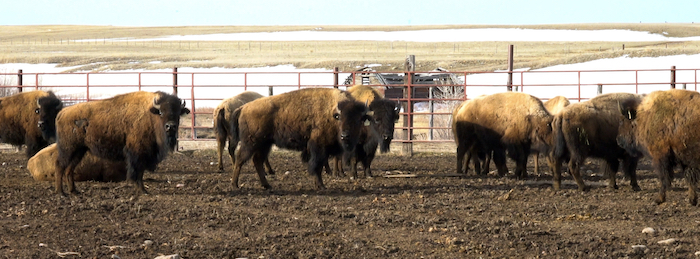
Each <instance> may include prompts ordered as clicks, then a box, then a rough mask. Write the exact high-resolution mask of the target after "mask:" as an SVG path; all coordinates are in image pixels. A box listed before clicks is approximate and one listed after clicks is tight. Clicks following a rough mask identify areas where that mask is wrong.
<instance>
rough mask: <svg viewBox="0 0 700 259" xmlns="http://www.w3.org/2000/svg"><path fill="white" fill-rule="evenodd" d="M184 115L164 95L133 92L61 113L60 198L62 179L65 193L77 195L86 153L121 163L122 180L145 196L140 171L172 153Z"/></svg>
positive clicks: (182, 105) (181, 104) (180, 107)
mask: <svg viewBox="0 0 700 259" xmlns="http://www.w3.org/2000/svg"><path fill="white" fill-rule="evenodd" d="M189 112H190V110H189V109H187V108H185V102H183V101H182V100H180V98H178V97H177V96H174V95H171V94H167V93H163V92H156V93H150V92H133V93H128V94H122V95H117V96H114V97H112V98H109V99H104V100H99V101H92V102H87V103H79V104H76V105H73V106H71V107H67V108H65V109H63V110H62V111H61V112H60V113H59V114H58V116H57V117H56V139H57V141H56V143H57V144H58V158H57V159H56V177H55V183H56V186H55V187H56V192H57V193H59V194H61V195H64V193H63V182H62V181H63V178H65V179H66V180H67V182H68V190H69V191H70V192H76V190H75V184H74V175H75V174H74V171H75V168H76V166H78V164H79V163H80V161H81V160H82V159H83V156H85V153H87V152H88V151H90V153H91V154H92V155H94V156H97V157H100V158H105V159H110V160H113V161H125V163H126V168H127V171H126V172H127V173H126V178H127V179H129V180H131V181H133V182H135V183H136V186H137V187H138V188H137V191H141V192H142V193H146V189H145V188H144V186H143V172H144V170H149V171H154V170H155V169H156V166H157V165H158V163H160V161H162V160H163V159H164V158H165V157H166V155H167V154H168V153H169V152H171V151H173V149H174V148H175V146H176V144H177V133H178V128H179V126H180V116H182V115H184V114H188V113H189ZM58 176H63V177H58Z"/></svg>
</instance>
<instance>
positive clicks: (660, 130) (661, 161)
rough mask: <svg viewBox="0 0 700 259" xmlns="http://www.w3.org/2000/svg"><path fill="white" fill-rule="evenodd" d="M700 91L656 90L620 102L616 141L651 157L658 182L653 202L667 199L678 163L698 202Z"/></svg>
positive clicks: (692, 201) (690, 197)
mask: <svg viewBox="0 0 700 259" xmlns="http://www.w3.org/2000/svg"><path fill="white" fill-rule="evenodd" d="M699 107H700V93H698V92H695V91H686V90H675V89H674V90H668V91H656V92H652V93H650V94H648V95H647V96H645V97H644V98H643V99H642V100H641V101H639V100H636V99H632V100H625V101H622V102H620V111H621V114H620V116H622V117H624V118H625V119H623V120H622V122H621V123H620V125H619V135H618V137H617V143H618V144H619V145H620V146H621V147H623V148H625V150H627V151H628V152H629V153H631V154H635V155H638V156H643V155H647V156H649V157H651V161H652V166H653V167H654V170H655V171H656V173H657V175H658V177H659V180H660V181H661V186H660V188H659V196H658V197H657V198H656V200H655V202H656V203H657V204H661V203H663V202H665V201H666V189H668V188H670V187H671V181H672V176H673V168H674V167H675V166H676V165H680V166H681V168H682V169H683V171H684V173H685V178H686V182H687V183H688V200H689V201H690V204H692V205H697V200H698V197H697V193H696V188H697V182H698V180H700V133H699V132H698V131H697V129H698V125H700V108H699Z"/></svg>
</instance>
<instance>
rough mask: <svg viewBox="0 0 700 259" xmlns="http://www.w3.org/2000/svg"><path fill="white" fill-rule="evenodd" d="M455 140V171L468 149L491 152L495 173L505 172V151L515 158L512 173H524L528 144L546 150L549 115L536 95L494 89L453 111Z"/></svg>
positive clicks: (458, 169)
mask: <svg viewBox="0 0 700 259" xmlns="http://www.w3.org/2000/svg"><path fill="white" fill-rule="evenodd" d="M453 116H454V118H453V132H454V133H455V141H457V143H456V144H457V171H458V172H459V173H461V169H462V166H463V163H464V161H463V158H464V155H465V154H466V153H467V152H470V150H474V149H476V150H478V151H479V152H484V153H485V154H492V155H493V161H494V163H495V164H496V168H497V169H498V174H499V175H501V176H504V175H505V174H506V173H507V172H508V168H507V167H506V151H507V152H508V156H509V157H510V158H512V159H513V160H515V162H516V169H515V176H516V177H518V178H524V177H526V176H527V171H526V163H527V158H528V156H529V154H530V151H531V148H533V147H536V148H537V149H539V150H548V147H549V146H550V144H549V143H548V142H547V140H550V139H551V129H552V128H551V122H552V115H550V114H549V112H547V110H546V109H545V108H544V105H543V104H542V101H540V100H539V99H538V98H536V97H534V96H532V95H529V94H525V93H518V92H505V93H497V94H492V95H488V96H484V97H481V98H476V99H473V100H470V101H467V102H465V103H464V104H463V105H462V106H461V107H460V108H459V110H458V111H457V112H456V113H455V114H453Z"/></svg>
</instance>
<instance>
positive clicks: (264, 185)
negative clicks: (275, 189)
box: [262, 184, 272, 190]
mask: <svg viewBox="0 0 700 259" xmlns="http://www.w3.org/2000/svg"><path fill="white" fill-rule="evenodd" d="M262 187H263V188H265V190H269V189H272V186H270V185H269V184H263V186H262Z"/></svg>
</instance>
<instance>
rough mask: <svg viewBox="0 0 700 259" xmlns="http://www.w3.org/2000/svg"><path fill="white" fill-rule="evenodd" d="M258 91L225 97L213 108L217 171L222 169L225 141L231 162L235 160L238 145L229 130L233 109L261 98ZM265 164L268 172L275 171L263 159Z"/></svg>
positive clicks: (272, 172) (236, 139)
mask: <svg viewBox="0 0 700 259" xmlns="http://www.w3.org/2000/svg"><path fill="white" fill-rule="evenodd" d="M262 97H263V96H262V95H261V94H259V93H256V92H252V91H246V92H243V93H240V94H238V95H236V96H234V97H231V98H228V99H225V100H223V101H222V102H221V104H219V106H217V107H216V109H215V110H214V134H215V135H216V143H217V148H218V149H217V151H218V155H219V156H218V159H219V160H218V161H219V163H218V166H219V172H223V171H224V163H223V151H224V146H225V145H226V141H228V143H229V145H228V154H229V156H230V157H231V164H233V163H234V162H235V160H234V159H235V151H236V147H238V138H234V137H233V135H232V132H231V120H232V119H233V111H235V110H236V109H238V108H239V107H241V106H243V105H244V104H246V103H249V102H251V101H253V100H256V99H259V98H262ZM265 166H267V170H268V172H269V173H270V174H274V173H275V172H274V171H273V170H272V167H271V166H270V162H269V161H267V160H265Z"/></svg>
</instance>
